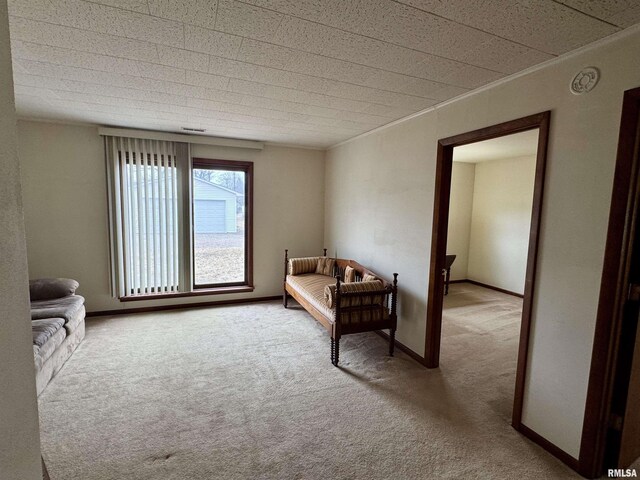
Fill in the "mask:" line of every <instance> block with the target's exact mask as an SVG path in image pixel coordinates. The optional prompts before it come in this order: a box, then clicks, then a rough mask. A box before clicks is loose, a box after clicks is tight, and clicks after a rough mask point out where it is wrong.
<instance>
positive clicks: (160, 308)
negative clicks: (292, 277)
mask: <svg viewBox="0 0 640 480" xmlns="http://www.w3.org/2000/svg"><path fill="white" fill-rule="evenodd" d="M280 298H281V297H280V295H273V296H270V297H254V298H234V299H231V300H217V301H214V302H198V303H176V304H170V305H154V306H152V307H137V308H122V309H120V310H97V311H93V312H87V317H101V316H104V315H128V314H131V313H147V312H160V311H163V310H181V309H185V308H203V307H219V306H223V305H237V304H242V303H259V302H271V301H273V300H279V299H280Z"/></svg>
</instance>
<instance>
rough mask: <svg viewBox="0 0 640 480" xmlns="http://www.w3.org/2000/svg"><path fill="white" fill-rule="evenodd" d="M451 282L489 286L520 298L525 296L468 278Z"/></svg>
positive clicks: (491, 288)
mask: <svg viewBox="0 0 640 480" xmlns="http://www.w3.org/2000/svg"><path fill="white" fill-rule="evenodd" d="M449 283H470V284H472V285H477V286H478V287H482V288H488V289H490V290H495V291H496V292H500V293H506V294H507V295H512V296H514V297H518V298H524V295H523V294H521V293H516V292H512V291H511V290H505V289H504V288H500V287H494V286H493V285H489V284H488V283H482V282H477V281H475V280H469V279H468V278H467V279H464V280H452V281H450V282H449Z"/></svg>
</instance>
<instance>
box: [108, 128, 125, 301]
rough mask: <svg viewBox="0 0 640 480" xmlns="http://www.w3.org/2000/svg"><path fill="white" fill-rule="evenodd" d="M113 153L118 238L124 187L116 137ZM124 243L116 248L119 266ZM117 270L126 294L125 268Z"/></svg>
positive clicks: (121, 288)
mask: <svg viewBox="0 0 640 480" xmlns="http://www.w3.org/2000/svg"><path fill="white" fill-rule="evenodd" d="M111 155H112V156H113V165H114V167H115V171H114V175H112V177H111V178H113V182H112V184H113V185H112V186H113V189H114V190H113V192H114V199H115V212H114V213H115V217H116V222H115V227H116V231H115V235H116V238H118V237H120V236H121V235H122V233H123V232H122V227H123V221H122V214H123V198H122V197H123V196H122V193H123V192H122V188H121V183H120V179H121V172H122V162H121V161H120V159H119V157H120V155H119V152H118V149H117V148H116V140H115V139H111ZM124 249H125V247H124V245H122V242H118V244H117V248H116V262H117V265H118V266H121V265H124ZM117 272H118V283H117V285H118V294H119V295H122V294H124V291H123V285H124V283H125V269H124V268H121V267H118V268H117Z"/></svg>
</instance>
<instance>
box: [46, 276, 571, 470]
mask: <svg viewBox="0 0 640 480" xmlns="http://www.w3.org/2000/svg"><path fill="white" fill-rule="evenodd" d="M446 303H447V309H446V311H445V321H444V340H443V344H442V367H441V368H440V369H438V370H427V369H425V368H424V367H422V366H420V365H418V364H417V363H416V362H414V361H413V360H411V359H410V358H409V357H407V356H406V355H404V354H402V353H397V356H396V357H394V358H390V357H387V356H386V351H387V344H386V342H385V341H384V340H383V339H382V338H380V337H379V336H377V335H375V334H362V335H352V336H349V337H345V338H343V341H342V344H341V347H342V348H341V368H335V367H333V366H332V365H331V363H330V362H329V337H328V336H327V334H326V332H325V331H324V330H323V329H322V328H321V327H320V326H319V325H318V324H317V323H316V322H315V321H314V320H313V319H312V318H311V316H309V315H308V314H307V313H306V312H305V311H304V310H302V309H301V308H299V307H294V308H290V309H288V310H285V309H284V308H283V307H282V306H281V305H280V304H279V303H276V302H273V303H261V304H254V305H242V306H231V307H221V308H211V309H194V310H185V311H174V312H167V313H150V314H139V315H135V316H133V315H132V316H118V317H104V318H100V319H89V321H88V322H87V337H86V340H85V341H84V343H83V344H82V345H81V346H80V347H79V349H78V350H77V351H76V353H75V354H74V355H73V356H72V357H71V359H70V360H69V362H68V363H67V364H66V366H65V367H64V368H63V370H62V371H61V372H60V374H59V375H58V376H57V377H56V378H55V379H54V380H53V382H52V383H51V384H50V385H49V386H48V387H47V389H46V390H45V392H44V393H43V394H42V395H41V397H40V422H41V432H42V449H43V455H44V459H45V461H46V463H47V467H48V469H49V474H50V476H51V478H52V480H74V479H82V480H107V479H114V480H115V479H118V480H123V479H136V480H137V479H154V480H162V479H198V480H204V479H225V480H232V479H331V478H333V479H367V480H368V479H398V480H401V479H414V478H415V479H431V478H456V479H460V478H469V479H471V478H482V479H488V478H495V479H503V478H518V479H541V478H544V479H552V478H579V477H578V476H577V475H576V474H574V473H572V472H571V471H570V470H569V469H568V468H566V467H565V466H564V465H563V464H561V463H560V462H559V461H557V460H556V459H555V458H553V457H552V456H550V455H549V454H548V453H546V452H545V451H543V450H542V449H541V448H539V447H538V446H536V445H534V444H533V443H531V442H529V441H528V440H526V439H525V438H523V437H522V436H520V435H519V434H518V433H517V432H515V431H514V430H513V429H512V428H511V427H510V425H509V421H510V415H511V402H512V398H513V383H514V375H515V373H514V372H515V356H516V347H517V335H518V322H519V319H518V317H519V309H520V302H519V300H518V299H516V298H513V297H509V296H506V295H503V294H500V293H495V292H491V291H489V290H485V289H482V288H479V287H474V286H471V285H467V284H460V285H453V286H452V288H451V293H450V294H449V296H448V297H447V299H446ZM470 312H475V314H474V315H473V318H466V321H465V322H463V321H462V320H461V319H462V318H463V317H466V316H467V314H469V313H470Z"/></svg>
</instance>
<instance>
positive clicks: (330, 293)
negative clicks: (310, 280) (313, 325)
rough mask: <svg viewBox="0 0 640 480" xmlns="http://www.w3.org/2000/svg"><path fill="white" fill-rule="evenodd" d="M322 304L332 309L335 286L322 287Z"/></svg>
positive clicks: (334, 298) (334, 301) (334, 299)
mask: <svg viewBox="0 0 640 480" xmlns="http://www.w3.org/2000/svg"><path fill="white" fill-rule="evenodd" d="M324 302H325V303H326V304H327V307H329V308H333V304H334V303H336V286H335V285H327V286H326V287H324Z"/></svg>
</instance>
